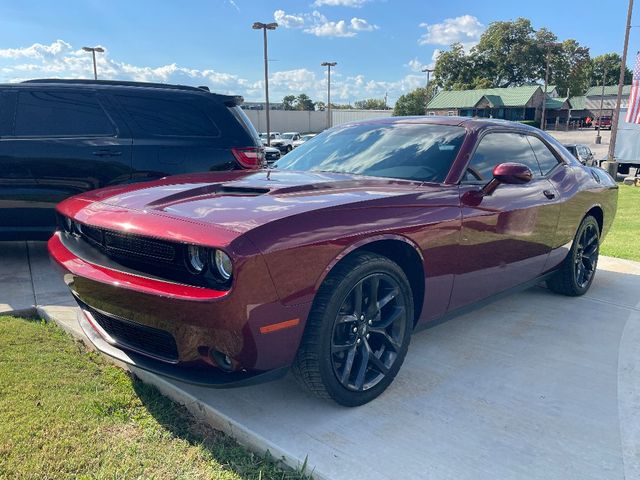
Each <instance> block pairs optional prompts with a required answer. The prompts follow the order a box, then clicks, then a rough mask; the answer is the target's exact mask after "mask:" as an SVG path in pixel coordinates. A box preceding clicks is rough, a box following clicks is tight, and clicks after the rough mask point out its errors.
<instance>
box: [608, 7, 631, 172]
mask: <svg viewBox="0 0 640 480" xmlns="http://www.w3.org/2000/svg"><path fill="white" fill-rule="evenodd" d="M632 14H633V0H629V9H628V10H627V29H626V32H625V34H624V47H623V49H622V60H621V61H620V78H619V80H618V96H617V97H616V111H615V114H614V115H613V117H612V118H611V140H609V154H608V155H607V161H608V162H609V163H610V164H612V170H613V171H614V172H616V173H617V171H618V165H617V164H616V163H614V162H615V157H614V155H615V154H616V136H617V135H618V118H619V117H620V102H621V100H622V87H623V85H624V73H625V67H626V66H627V50H628V49H629V31H630V30H631V15H632ZM609 173H611V170H610V172H609ZM614 178H615V175H614Z"/></svg>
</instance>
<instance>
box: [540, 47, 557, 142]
mask: <svg viewBox="0 0 640 480" xmlns="http://www.w3.org/2000/svg"><path fill="white" fill-rule="evenodd" d="M543 45H544V46H545V47H547V66H546V67H545V72H544V98H543V99H542V118H541V119H540V128H541V129H542V130H544V128H545V126H546V125H547V86H548V85H549V57H550V56H551V47H557V46H558V45H560V44H559V43H556V42H547V43H544V44H543Z"/></svg>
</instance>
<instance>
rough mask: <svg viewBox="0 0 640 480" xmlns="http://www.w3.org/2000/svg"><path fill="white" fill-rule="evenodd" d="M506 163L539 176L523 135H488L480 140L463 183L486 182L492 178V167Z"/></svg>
mask: <svg viewBox="0 0 640 480" xmlns="http://www.w3.org/2000/svg"><path fill="white" fill-rule="evenodd" d="M507 162H515V163H522V164H524V165H526V166H527V167H529V168H530V169H531V171H532V172H533V174H534V175H537V176H540V169H539V167H538V162H536V157H535V156H534V154H533V151H532V150H531V146H530V145H529V142H528V141H527V139H526V137H525V136H524V135H520V134H519V133H490V134H488V135H485V136H484V137H482V139H481V140H480V144H479V145H478V147H477V148H476V151H475V153H474V154H473V158H472V159H471V161H470V162H469V166H468V167H467V171H466V173H465V176H464V178H463V181H465V182H488V181H489V180H491V178H493V169H494V167H495V166H496V165H499V164H501V163H507Z"/></svg>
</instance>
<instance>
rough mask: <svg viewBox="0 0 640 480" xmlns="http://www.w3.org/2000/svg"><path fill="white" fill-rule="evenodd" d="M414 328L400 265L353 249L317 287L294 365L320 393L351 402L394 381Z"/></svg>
mask: <svg viewBox="0 0 640 480" xmlns="http://www.w3.org/2000/svg"><path fill="white" fill-rule="evenodd" d="M412 330H413V296H412V293H411V287H410V285H409V281H408V280H407V277H406V275H405V274H404V272H403V270H402V269H401V268H400V267H399V266H398V265H397V264H396V263H395V262H392V261H391V260H389V259H388V258H386V257H382V256H380V255H376V254H372V253H357V254H353V255H352V256H350V257H347V258H346V259H345V260H343V261H342V262H340V263H339V264H338V265H337V266H336V267H335V268H334V269H333V270H332V271H331V273H330V274H329V276H328V277H327V278H326V280H325V281H324V282H323V284H322V286H321V287H320V289H319V291H318V293H317V295H316V298H315V300H314V302H313V306H312V309H311V313H310V314H309V318H308V320H307V325H306V328H305V332H304V335H303V337H302V341H301V343H300V348H299V350H298V353H297V356H296V359H295V361H294V364H293V366H292V370H293V373H294V375H295V376H296V378H297V380H298V381H299V382H300V383H301V384H302V385H303V386H304V387H306V388H307V389H308V390H310V391H311V392H313V393H314V394H315V395H317V396H318V397H320V398H325V399H332V400H334V401H335V402H337V403H339V404H340V405H344V406H348V407H354V406H358V405H362V404H365V403H367V402H370V401H371V400H373V399H374V398H376V397H377V396H378V395H380V394H381V393H382V392H383V391H384V390H385V389H386V388H387V387H388V386H389V384H391V382H392V381H393V379H394V377H395V376H396V374H397V373H398V370H399V369H400V366H401V365H402V362H403V361H404V358H405V355H406V353H407V349H408V347H409V341H410V338H411V332H412Z"/></svg>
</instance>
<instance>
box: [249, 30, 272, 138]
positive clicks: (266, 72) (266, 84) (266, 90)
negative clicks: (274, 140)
mask: <svg viewBox="0 0 640 480" xmlns="http://www.w3.org/2000/svg"><path fill="white" fill-rule="evenodd" d="M251 28H253V29H254V30H262V33H263V39H264V40H263V43H264V97H265V108H266V110H267V111H266V117H267V145H269V146H270V145H271V125H270V123H269V58H268V55H267V30H275V29H276V28H278V24H277V23H275V22H273V23H262V22H254V24H253V25H252V26H251Z"/></svg>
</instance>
